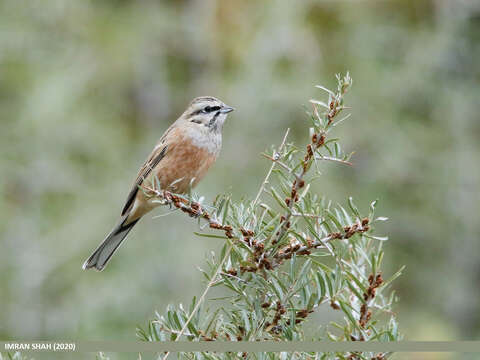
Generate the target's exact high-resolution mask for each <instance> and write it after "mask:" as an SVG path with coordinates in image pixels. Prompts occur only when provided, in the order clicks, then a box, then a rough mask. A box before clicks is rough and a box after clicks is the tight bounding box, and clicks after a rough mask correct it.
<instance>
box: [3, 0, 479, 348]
mask: <svg viewBox="0 0 480 360" xmlns="http://www.w3.org/2000/svg"><path fill="white" fill-rule="evenodd" d="M479 19H480V3H479V2H478V1H475V0H472V1H468V0H459V1H444V0H416V1H415V0H389V1H367V0H365V1H319V0H315V1H314V0H306V1H301V2H300V1H295V2H294V1H278V2H262V1H253V0H246V1H219V0H218V1H213V0H211V1H199V0H197V1H187V0H185V1H154V0H144V1H136V2H132V1H119V0H116V1H113V0H111V1H92V0H90V1H69V2H66V1H61V0H50V1H39V0H32V1H27V0H2V1H0V119H1V131H0V134H1V135H0V136H1V141H0V150H1V153H2V154H3V155H2V156H1V157H0V172H1V174H2V176H1V177H0V192H1V195H2V201H1V202H0V216H1V217H0V218H1V219H2V221H0V247H1V251H0V270H1V275H0V278H1V281H0V304H1V306H2V311H1V312H0V335H1V337H2V338H58V337H63V338H81V339H131V338H132V336H133V333H134V326H132V324H138V323H143V320H144V319H145V318H148V317H149V316H150V315H151V314H152V311H153V309H159V310H161V309H165V307H166V304H167V303H169V302H172V299H175V300H179V301H181V302H184V303H186V302H187V301H188V299H190V298H191V297H192V296H193V295H194V294H197V293H198V292H199V291H200V289H201V284H198V283H197V282H196V280H195V279H196V278H195V277H194V276H192V275H191V274H192V272H195V271H196V270H195V267H196V266H197V265H198V264H201V263H202V261H204V259H205V257H206V254H207V252H208V251H209V250H210V249H211V248H212V247H214V246H215V245H216V244H217V243H215V242H214V240H212V239H210V240H208V239H194V238H192V236H191V232H192V231H195V230H196V229H197V227H196V225H195V224H193V223H188V224H187V223H186V222H185V219H184V218H183V217H182V216H177V215H176V214H173V215H170V216H168V217H166V218H165V217H164V218H159V219H156V220H151V218H147V219H145V220H144V221H142V222H141V224H139V226H137V227H136V229H135V231H133V232H132V233H131V234H130V236H129V240H128V241H127V242H126V244H125V245H124V246H123V247H122V249H121V250H120V251H119V253H118V254H117V256H116V257H115V258H114V259H113V261H112V264H110V266H109V268H108V269H107V270H106V271H105V272H103V273H101V274H97V273H93V272H88V273H86V272H82V271H81V269H80V266H81V264H82V261H83V260H84V258H85V257H86V256H87V255H88V254H89V252H90V251H91V250H92V249H93V248H94V247H95V246H96V245H97V243H98V242H99V241H101V239H102V238H103V236H104V235H105V234H106V233H107V232H108V231H109V230H110V228H111V226H113V224H114V223H115V221H116V220H117V215H118V213H119V211H120V208H121V205H122V203H123V201H124V199H125V196H126V192H127V190H128V188H129V186H130V185H131V181H133V178H134V175H135V173H136V171H137V169H138V167H139V166H140V164H141V163H142V161H143V160H144V158H145V156H146V155H147V154H148V153H149V151H150V149H151V147H152V146H153V144H154V143H155V141H156V140H157V138H158V137H159V136H160V135H161V133H162V132H163V131H164V129H166V127H167V126H168V125H169V124H170V123H171V122H172V121H173V120H174V119H175V118H176V116H178V114H179V113H181V112H182V111H183V108H184V107H185V105H186V104H187V103H188V101H190V100H191V98H193V97H195V96H198V95H214V96H218V97H220V98H221V99H222V100H224V101H225V102H226V103H228V104H231V105H232V106H234V107H236V109H237V111H236V112H235V113H233V114H232V116H231V117H230V119H229V123H227V124H226V126H225V129H224V138H225V141H224V149H223V151H222V155H221V157H220V159H219V161H218V163H217V164H216V166H215V167H214V168H213V169H212V171H211V172H210V174H209V175H208V176H207V178H206V179H205V180H204V181H203V182H202V183H201V184H200V185H199V188H198V189H197V190H198V191H199V192H201V193H202V194H204V195H205V196H206V197H207V198H213V196H214V195H215V194H217V193H219V192H224V191H230V192H231V193H232V194H233V196H235V197H237V198H241V197H242V196H243V195H244V194H250V193H251V189H252V187H255V188H256V187H258V186H259V183H258V179H259V177H258V174H259V173H263V170H264V168H265V163H266V162H267V161H268V160H266V159H263V158H262V157H260V156H259V154H260V153H261V152H262V151H264V150H265V148H266V147H267V146H268V145H269V144H272V143H278V141H279V139H281V137H282V135H283V131H284V129H285V128H286V127H290V128H292V136H293V138H294V139H295V140H298V142H302V139H303V137H304V132H303V128H304V125H305V124H304V123H302V121H301V120H298V119H301V118H302V115H303V111H304V110H303V109H302V108H301V106H299V104H302V103H305V99H308V98H309V97H316V95H317V93H314V91H313V90H312V85H313V84H314V83H317V82H321V83H322V84H325V85H327V86H331V85H333V81H331V80H330V79H331V74H333V73H338V72H345V71H346V70H350V71H351V73H352V74H353V75H354V77H355V91H354V92H353V93H352V94H351V98H350V99H349V102H350V104H351V105H352V108H353V109H352V112H353V115H354V116H355V118H356V119H357V120H356V121H354V122H352V123H351V126H348V127H344V128H343V129H340V136H341V137H342V138H343V139H348V140H347V141H346V143H347V144H348V146H349V148H347V149H346V150H355V151H356V153H355V154H354V157H353V160H354V164H355V165H354V167H353V168H339V167H337V166H328V167H326V169H325V170H324V176H323V178H322V180H321V182H319V183H318V184H317V185H316V188H315V190H316V191H317V192H318V194H319V195H324V194H329V197H330V198H333V199H334V200H336V201H338V202H341V201H343V199H344V197H345V194H349V195H352V196H353V197H354V198H355V199H357V202H358V203H359V204H366V203H368V201H369V199H371V198H372V197H379V198H380V200H381V202H380V204H381V209H380V212H381V213H382V214H388V216H389V217H390V219H391V221H390V222H389V223H386V224H385V225H383V226H384V228H383V229H382V230H384V232H385V233H388V234H389V235H390V238H391V240H392V241H391V242H390V243H389V246H390V251H389V254H390V256H389V258H388V259H386V260H385V264H391V266H392V269H391V270H392V271H393V270H395V269H396V268H398V267H399V266H400V265H402V264H406V265H407V269H408V270H407V272H406V273H405V274H404V276H402V277H401V278H400V279H399V281H398V282H397V284H396V288H397V290H398V294H399V295H400V297H401V308H400V309H399V314H400V318H399V320H400V322H401V323H402V327H403V330H404V333H405V334H406V337H407V338H408V339H415V340H432V339H438V340H446V339H459V338H462V339H474V338H478V336H479V334H480V319H479V316H480V315H479V314H480V309H479V302H478V298H479V297H480V293H479V292H480V290H479V289H480V287H479V286H478V283H479V281H480V280H479V279H480V265H479V261H478V254H479V253H480V243H479V242H478V238H479V235H480V225H479V222H478V213H479V212H480V205H479V204H480V191H479V188H480V170H479V167H478V163H480V156H479V154H480V142H479V141H478V139H479V136H480V123H479V121H478V110H477V107H478V106H477V103H478V98H479V96H480V91H479V86H478V83H479V80H480V74H479V72H480V67H479V66H478V63H479V59H480V41H479V40H480V21H479ZM329 81H331V82H329ZM363 210H365V209H363ZM138 294H141V295H142V301H139V297H138ZM321 316H325V317H328V316H329V314H321Z"/></svg>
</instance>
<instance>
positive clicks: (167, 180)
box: [82, 96, 234, 271]
mask: <svg viewBox="0 0 480 360" xmlns="http://www.w3.org/2000/svg"><path fill="white" fill-rule="evenodd" d="M233 110H234V108H233V107H231V106H228V105H226V104H225V103H223V102H222V101H220V100H219V99H217V98H215V97H212V96H201V97H197V98H195V99H193V100H192V101H191V102H190V104H189V105H188V107H187V109H186V110H185V111H184V112H183V114H182V115H181V116H180V117H179V118H178V119H177V120H176V121H175V122H174V123H173V124H172V125H171V126H170V127H169V128H168V129H167V130H166V131H165V133H164V134H163V135H162V136H161V137H160V140H159V141H158V142H157V144H156V145H155V147H154V148H153V150H152V152H151V154H150V155H149V156H148V158H147V160H146V161H145V163H144V164H143V166H142V167H141V168H140V170H139V172H138V174H137V177H136V179H135V181H134V183H133V186H132V188H131V190H130V192H129V194H128V196H127V199H126V201H125V204H124V206H123V209H122V211H121V214H120V219H119V221H118V223H117V224H116V225H115V227H114V228H113V229H112V231H111V232H110V233H109V234H108V235H107V237H106V238H105V239H104V240H103V242H102V243H101V244H100V245H99V246H98V248H97V249H96V250H95V251H94V252H93V253H92V255H91V256H90V257H89V258H88V259H87V260H86V261H85V262H84V263H83V266H82V268H83V269H84V270H87V269H91V268H93V269H95V270H98V271H102V270H103V269H104V268H105V266H106V265H107V263H108V261H109V260H110V259H111V257H112V255H113V254H114V253H115V251H116V250H117V249H118V247H119V246H120V245H121V244H122V242H123V240H124V239H125V238H126V236H127V235H128V233H129V232H130V230H132V228H133V227H134V226H135V225H136V224H137V223H138V221H139V220H140V218H141V217H142V216H144V215H145V214H147V213H148V212H150V211H151V210H153V209H154V208H155V207H157V206H159V205H160V204H159V202H158V201H155V200H154V199H153V198H152V197H150V196H148V195H147V193H146V192H145V191H142V185H143V186H145V185H147V184H148V185H149V184H153V183H154V181H155V182H156V183H158V182H159V185H160V188H161V189H162V190H167V191H170V192H173V193H176V194H184V193H186V192H188V191H190V189H191V188H193V187H194V186H195V185H197V183H198V182H199V181H200V180H201V179H202V178H203V177H204V176H205V174H206V173H207V170H208V169H209V168H210V167H211V166H212V165H213V163H214V162H215V160H216V159H217V157H218V155H219V153H220V149H221V147H222V129H223V125H224V122H225V120H226V118H227V115H228V114H229V113H230V112H232V111H233Z"/></svg>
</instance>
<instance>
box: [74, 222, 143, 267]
mask: <svg viewBox="0 0 480 360" xmlns="http://www.w3.org/2000/svg"><path fill="white" fill-rule="evenodd" d="M126 218H127V217H126V216H125V217H124V218H122V219H121V220H120V222H119V223H118V224H117V225H116V226H115V227H114V228H113V230H112V231H111V232H110V234H108V235H107V237H106V238H105V240H103V242H102V243H101V244H100V246H99V247H98V248H97V249H96V250H95V251H94V252H93V254H92V255H90V257H89V258H88V259H87V260H86V261H85V262H84V263H83V266H82V268H83V270H87V269H90V268H95V269H96V270H98V271H102V270H103V269H104V268H105V266H106V265H107V263H108V261H109V260H110V258H111V257H112V255H113V253H114V252H115V251H116V250H117V249H118V247H119V246H120V244H121V243H122V242H123V240H124V239H125V237H126V236H127V234H128V233H129V232H130V230H132V228H133V226H134V225H135V224H136V223H137V222H138V220H139V219H137V220H135V221H132V222H131V223H129V224H127V225H124V223H125V221H126Z"/></svg>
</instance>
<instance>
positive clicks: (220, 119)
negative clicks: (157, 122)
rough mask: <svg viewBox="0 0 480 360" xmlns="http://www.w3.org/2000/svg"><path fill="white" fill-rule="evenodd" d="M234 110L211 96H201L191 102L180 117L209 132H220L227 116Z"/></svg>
mask: <svg viewBox="0 0 480 360" xmlns="http://www.w3.org/2000/svg"><path fill="white" fill-rule="evenodd" d="M233 110H234V109H233V108H232V107H230V106H228V105H225V104H224V103H223V102H222V101H220V100H218V99H217V98H214V97H212V96H201V97H198V98H195V99H193V100H192V102H191V103H190V105H189V106H188V108H187V110H185V112H184V113H183V115H182V117H183V118H184V119H185V120H186V121H188V122H190V123H192V124H196V125H198V126H202V127H204V128H205V127H206V128H208V129H209V130H211V131H221V130H222V127H223V123H224V121H225V119H226V118H227V114H228V113H229V112H231V111H233Z"/></svg>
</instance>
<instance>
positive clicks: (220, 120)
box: [216, 114, 227, 130]
mask: <svg viewBox="0 0 480 360" xmlns="http://www.w3.org/2000/svg"><path fill="white" fill-rule="evenodd" d="M226 118H227V114H220V115H218V117H217V121H216V123H217V127H218V129H219V130H221V129H222V127H223V123H224V122H225V119H226Z"/></svg>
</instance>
